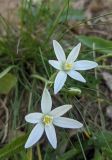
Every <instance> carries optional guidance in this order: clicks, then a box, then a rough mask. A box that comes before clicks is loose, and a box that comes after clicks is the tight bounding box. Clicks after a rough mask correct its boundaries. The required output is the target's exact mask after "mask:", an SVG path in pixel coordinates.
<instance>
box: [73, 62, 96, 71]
mask: <svg viewBox="0 0 112 160" xmlns="http://www.w3.org/2000/svg"><path fill="white" fill-rule="evenodd" d="M97 66H98V64H97V63H96V62H93V61H87V60H80V61H76V62H74V65H73V68H74V69H75V70H89V69H92V68H95V67H97Z"/></svg>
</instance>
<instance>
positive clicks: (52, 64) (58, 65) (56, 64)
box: [49, 60, 61, 70]
mask: <svg viewBox="0 0 112 160" xmlns="http://www.w3.org/2000/svg"><path fill="white" fill-rule="evenodd" d="M49 64H50V65H51V66H53V67H54V68H56V69H59V70H60V69H61V64H60V63H59V62H58V61H55V60H49Z"/></svg>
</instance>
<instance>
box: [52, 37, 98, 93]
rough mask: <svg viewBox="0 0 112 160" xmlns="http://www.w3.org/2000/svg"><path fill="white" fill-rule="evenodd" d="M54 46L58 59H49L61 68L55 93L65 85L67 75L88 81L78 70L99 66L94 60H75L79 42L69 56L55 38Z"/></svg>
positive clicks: (55, 82) (55, 83)
mask: <svg viewBox="0 0 112 160" xmlns="http://www.w3.org/2000/svg"><path fill="white" fill-rule="evenodd" d="M53 47H54V52H55V55H56V57H57V59H58V61H56V60H49V63H50V64H51V65H52V66H53V67H54V68H56V69H58V70H59V72H58V74H57V76H56V79H55V81H54V93H55V94H56V93H58V92H59V91H60V90H61V88H62V87H63V85H64V83H65V81H66V79H67V75H69V76H70V77H71V78H73V79H75V80H78V81H80V82H86V80H85V79H84V77H83V76H82V75H81V74H80V73H79V72H77V71H79V70H83V71H84V70H89V69H92V68H95V67H97V66H98V64H97V63H96V62H94V61H88V60H79V61H75V60H76V59H77V57H78V55H79V51H80V47H81V43H79V44H78V45H77V46H76V47H74V48H73V49H72V51H71V52H70V54H69V55H68V57H67V58H66V56H65V53H64V50H63V48H62V47H61V45H60V44H59V43H58V42H57V41H56V40H53Z"/></svg>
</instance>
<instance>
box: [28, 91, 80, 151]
mask: <svg viewBox="0 0 112 160" xmlns="http://www.w3.org/2000/svg"><path fill="white" fill-rule="evenodd" d="M51 108H52V100H51V96H50V94H49V92H48V90H47V89H44V91H43V95H42V100H41V110H42V113H38V112H36V113H30V114H28V115H26V116H25V120H26V121H27V122H29V123H33V124H36V125H35V127H34V128H33V130H32V131H31V133H30V135H29V137H28V140H27V142H26V144H25V148H29V147H31V146H32V145H34V144H35V143H36V142H38V141H39V139H40V138H41V136H42V134H43V133H44V131H45V132H46V135H47V138H48V140H49V142H50V144H51V145H52V147H53V148H56V147H57V138H56V132H55V128H54V125H56V126H59V127H62V128H75V129H78V128H81V127H82V126H83V124H82V123H80V122H78V121H76V120H73V119H70V118H65V117H61V116H62V115H63V114H65V113H66V112H67V111H68V110H69V109H71V108H72V106H71V105H63V106H60V107H58V108H55V109H53V110H52V111H51Z"/></svg>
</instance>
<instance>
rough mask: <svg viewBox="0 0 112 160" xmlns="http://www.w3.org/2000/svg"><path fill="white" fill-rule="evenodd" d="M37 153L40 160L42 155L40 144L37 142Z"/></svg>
mask: <svg viewBox="0 0 112 160" xmlns="http://www.w3.org/2000/svg"><path fill="white" fill-rule="evenodd" d="M37 153H38V160H42V155H41V151H40V145H39V144H37Z"/></svg>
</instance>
